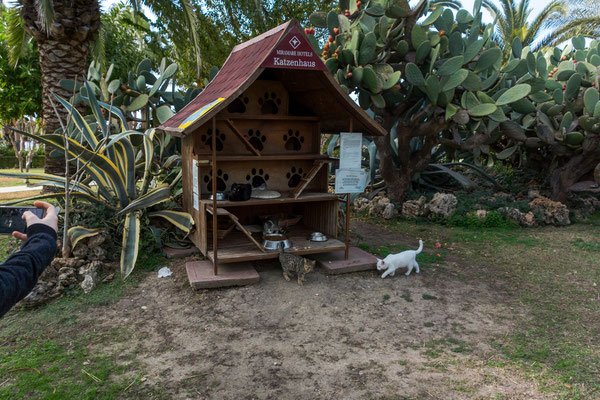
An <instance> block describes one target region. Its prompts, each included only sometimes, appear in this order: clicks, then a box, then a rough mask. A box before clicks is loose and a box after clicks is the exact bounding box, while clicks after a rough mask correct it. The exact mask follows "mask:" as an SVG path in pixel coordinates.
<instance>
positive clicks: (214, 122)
mask: <svg viewBox="0 0 600 400" xmlns="http://www.w3.org/2000/svg"><path fill="white" fill-rule="evenodd" d="M211 168H212V176H213V180H212V196H213V203H212V206H213V210H216V209H217V179H216V176H217V119H216V118H215V117H213V118H212V166H211ZM212 218H213V225H212V226H213V255H214V258H213V273H214V274H215V275H218V274H219V267H218V262H219V258H218V257H217V245H218V244H217V241H218V238H217V235H218V230H219V229H218V225H217V213H216V212H213V213H212Z"/></svg>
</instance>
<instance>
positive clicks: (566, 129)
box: [492, 36, 600, 155]
mask: <svg viewBox="0 0 600 400" xmlns="http://www.w3.org/2000/svg"><path fill="white" fill-rule="evenodd" d="M599 44H600V42H598V41H597V40H594V41H592V42H591V44H590V46H589V47H588V48H586V47H585V40H584V38H583V37H582V36H580V37H576V38H573V40H572V43H571V44H568V45H567V46H566V47H565V48H564V49H559V48H552V49H547V50H543V51H539V52H536V53H533V52H531V51H530V50H529V48H528V47H525V48H521V45H520V42H518V39H515V43H514V44H513V54H512V57H511V59H510V60H509V61H508V63H507V64H506V65H505V66H504V68H503V69H502V73H503V74H504V82H503V83H502V86H503V89H500V90H498V91H497V92H496V93H495V94H494V96H492V97H493V98H496V99H497V100H496V103H498V100H499V99H501V98H502V97H505V96H506V95H507V94H509V93H510V92H511V91H514V90H515V88H516V87H519V86H524V85H526V86H527V87H529V93H528V94H527V97H526V98H522V99H520V100H517V101H508V102H506V105H505V106H504V111H505V113H506V115H510V120H511V121H512V122H513V123H516V124H518V125H520V126H521V127H522V128H523V132H524V133H525V136H526V137H523V136H521V137H520V140H519V138H514V139H515V140H514V142H515V143H518V142H521V143H525V144H526V145H527V147H529V148H531V149H538V148H540V146H543V147H548V148H550V149H551V150H552V151H553V153H555V154H560V155H564V154H569V153H572V152H576V151H579V150H578V149H581V148H582V147H585V146H586V138H588V139H589V138H592V137H595V136H597V135H598V134H600V101H599V98H600V96H599V92H598V85H599V83H600V82H599V79H600V68H599V67H600V54H599V53H600V49H599Z"/></svg>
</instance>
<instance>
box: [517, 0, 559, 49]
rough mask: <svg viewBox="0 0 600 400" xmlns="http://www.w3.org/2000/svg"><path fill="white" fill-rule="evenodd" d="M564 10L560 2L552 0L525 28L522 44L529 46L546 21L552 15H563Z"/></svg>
mask: <svg viewBox="0 0 600 400" xmlns="http://www.w3.org/2000/svg"><path fill="white" fill-rule="evenodd" d="M564 12H565V10H564V8H563V4H562V1H561V0H553V1H552V2H550V4H548V5H547V6H546V7H544V9H543V10H542V12H540V13H539V14H538V16H537V17H536V18H535V20H533V22H532V23H531V24H530V25H529V26H528V27H527V34H526V36H525V40H524V41H523V44H525V45H529V44H531V43H533V41H534V40H535V38H536V36H537V35H538V34H539V32H540V30H541V29H542V27H543V26H544V23H545V22H546V20H547V19H548V18H549V17H550V16H551V15H553V14H564Z"/></svg>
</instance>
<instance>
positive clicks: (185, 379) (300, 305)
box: [89, 222, 546, 399]
mask: <svg viewBox="0 0 600 400" xmlns="http://www.w3.org/2000/svg"><path fill="white" fill-rule="evenodd" d="M352 231H353V233H354V234H355V235H358V236H359V237H362V238H368V243H369V244H371V245H384V244H385V245H389V244H402V245H406V246H407V247H415V246H414V244H415V243H414V242H416V238H412V237H411V238H408V237H403V236H402V235H401V234H399V233H397V232H396V233H394V232H391V231H386V230H384V229H383V228H381V227H380V226H375V225H371V224H369V223H366V222H354V223H353V226H352ZM429 245H431V243H429ZM426 246H427V242H426ZM426 251H427V249H426ZM466 267H468V268H477V266H474V265H468V266H467V265H466V264H465V261H460V260H452V259H450V261H446V262H440V263H437V264H433V265H431V266H430V267H429V268H424V269H422V271H421V274H419V275H415V274H413V275H411V276H409V277H406V276H404V275H403V274H401V273H400V274H396V276H394V277H388V278H386V279H381V278H380V274H378V273H377V272H376V271H373V272H363V273H353V274H346V275H337V276H328V275H325V274H323V273H321V272H320V271H319V270H318V269H317V270H316V271H315V272H312V273H311V274H308V275H307V276H306V282H305V284H304V286H302V287H301V286H298V285H297V284H296V283H294V282H287V281H285V280H284V279H283V277H282V275H281V269H280V267H279V265H278V263H277V262H269V263H258V264H256V268H257V270H258V271H259V273H260V278H261V280H260V282H259V283H258V284H256V285H252V286H248V287H242V288H231V289H219V290H205V291H194V290H192V289H191V288H190V287H189V284H188V282H187V276H186V272H185V260H180V261H176V262H174V263H173V264H172V265H171V269H172V270H173V272H174V274H173V276H172V277H170V278H163V279H158V278H157V277H156V275H155V274H150V275H148V277H147V278H146V279H144V281H143V282H142V283H141V284H140V285H139V286H138V287H137V288H135V289H134V290H132V291H131V292H130V293H128V294H127V295H126V296H125V297H124V298H123V299H121V300H120V301H118V302H116V303H114V304H113V305H111V306H109V307H106V308H102V309H96V310H94V311H93V312H92V313H91V314H90V317H89V318H90V319H93V320H94V325H96V326H97V327H98V328H103V327H106V328H108V327H114V326H120V325H122V326H127V327H129V329H130V330H131V331H132V332H133V335H132V337H131V338H130V339H129V340H128V344H127V347H125V350H124V351H126V352H132V353H134V354H135V357H136V359H137V360H138V361H139V362H140V364H141V365H142V366H143V368H144V370H145V371H147V380H146V384H148V385H155V386H157V387H160V388H162V389H163V390H164V391H165V392H166V393H168V397H169V398H179V399H185V398H215V399H246V398H248V399H249V398H260V399H313V398H319V399H321V398H322V399H333V398H343V399H364V398H379V399H399V398H402V399H404V398H415V399H416V398H419V399H423V398H432V399H433V398H435V399H442V398H443V399H451V398H460V399H462V398H493V397H496V396H497V397H498V398H529V399H535V398H546V396H544V395H542V394H541V393H540V392H539V390H538V387H537V386H536V384H535V382H534V381H531V380H529V379H528V378H526V377H525V376H523V375H522V374H520V373H519V372H518V371H515V370H514V369H513V368H510V367H507V366H505V365H504V364H503V363H502V361H501V357H500V355H499V353H498V351H497V350H495V349H494V348H493V347H492V346H491V343H493V341H494V338H498V337H502V336H506V335H508V334H509V332H510V330H511V327H512V326H513V325H512V322H511V315H513V314H514V311H513V310H511V309H510V307H511V306H510V302H511V300H510V298H509V295H508V294H507V292H505V291H502V289H501V288H498V287H492V286H490V285H488V284H487V283H485V282H483V281H482V280H465V279H462V278H459V277H457V276H456V274H455V273H452V272H453V271H455V270H456V269H459V268H466ZM94 346H95V350H97V351H102V350H103V349H102V347H103V346H106V344H97V345H94Z"/></svg>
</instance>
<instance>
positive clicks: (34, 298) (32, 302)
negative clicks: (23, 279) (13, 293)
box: [18, 281, 62, 307]
mask: <svg viewBox="0 0 600 400" xmlns="http://www.w3.org/2000/svg"><path fill="white" fill-rule="evenodd" d="M61 293H62V287H61V288H60V289H57V288H56V283H54V282H46V281H38V283H37V284H36V285H35V287H34V288H33V290H32V291H31V292H30V293H29V294H28V295H27V296H25V298H24V299H23V300H21V301H20V302H19V303H18V305H19V306H23V307H36V306H39V305H41V304H44V303H45V302H47V301H48V300H51V299H53V298H55V297H58V296H60V294H61Z"/></svg>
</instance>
